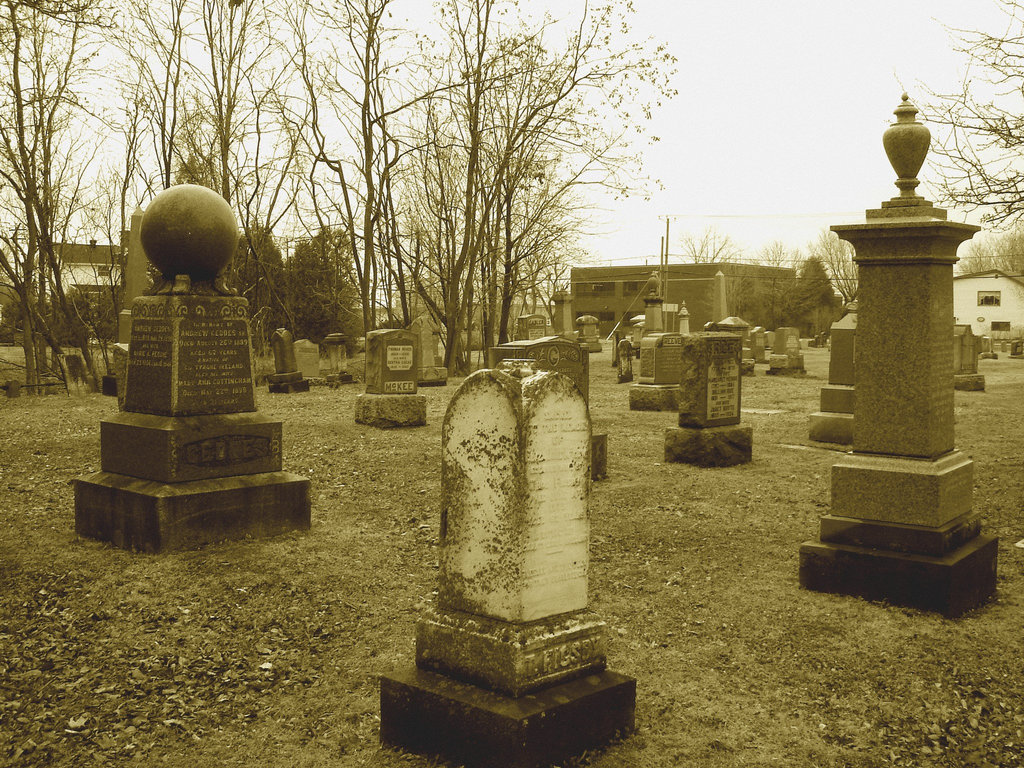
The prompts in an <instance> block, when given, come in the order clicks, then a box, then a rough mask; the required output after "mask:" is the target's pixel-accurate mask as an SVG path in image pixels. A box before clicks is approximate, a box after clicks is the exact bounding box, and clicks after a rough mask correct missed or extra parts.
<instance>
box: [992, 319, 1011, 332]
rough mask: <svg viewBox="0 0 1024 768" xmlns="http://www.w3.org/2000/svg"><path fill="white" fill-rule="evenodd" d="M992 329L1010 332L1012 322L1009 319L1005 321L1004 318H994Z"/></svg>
mask: <svg viewBox="0 0 1024 768" xmlns="http://www.w3.org/2000/svg"><path fill="white" fill-rule="evenodd" d="M992 330H993V331H1007V332H1009V330H1010V322H1009V320H1006V321H1003V320H993V321H992Z"/></svg>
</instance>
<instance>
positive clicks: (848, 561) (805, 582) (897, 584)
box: [800, 536, 998, 618]
mask: <svg viewBox="0 0 1024 768" xmlns="http://www.w3.org/2000/svg"><path fill="white" fill-rule="evenodd" d="M997 554H998V540H997V539H996V538H995V537H994V536H976V537H975V538H973V539H972V540H971V541H969V542H967V543H966V544H964V545H963V546H961V547H958V548H957V549H954V550H953V551H951V552H949V553H947V554H945V555H942V556H932V555H919V554H910V553H906V552H892V551H888V550H883V549H872V548H868V547H858V546H853V545H849V544H833V543H829V542H817V541H812V542H807V543H805V544H803V545H801V547H800V586H802V587H803V588H804V589H810V590H814V591H815V592H832V593H834V594H840V595H853V596H855V597H863V598H866V599H868V600H887V601H888V602H890V603H893V604H895V605H905V606H909V607H911V608H919V609H921V610H925V611H937V612H939V613H941V614H943V615H944V616H946V617H948V618H954V617H956V616H960V615H961V614H963V613H965V612H967V611H969V610H971V609H972V608H976V607H978V606H980V605H981V604H983V603H984V602H985V601H986V600H988V598H989V597H990V596H991V595H992V594H993V593H994V592H995V589H996V557H997Z"/></svg>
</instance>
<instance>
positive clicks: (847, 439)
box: [810, 411, 853, 445]
mask: <svg viewBox="0 0 1024 768" xmlns="http://www.w3.org/2000/svg"><path fill="white" fill-rule="evenodd" d="M810 422H811V424H810V427H811V428H810V437H811V440H817V441H818V442H819V443H837V444H839V445H852V444H853V414H852V413H828V412H826V411H818V412H816V413H812V414H811V418H810Z"/></svg>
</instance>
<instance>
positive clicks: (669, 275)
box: [571, 262, 796, 336]
mask: <svg viewBox="0 0 1024 768" xmlns="http://www.w3.org/2000/svg"><path fill="white" fill-rule="evenodd" d="M719 270H721V272H722V274H724V275H725V277H726V285H727V289H726V295H727V297H728V302H729V314H734V315H735V314H739V315H741V316H742V315H743V312H744V306H750V305H751V304H752V301H751V300H750V299H751V294H752V293H753V292H755V291H757V290H758V289H759V288H761V289H763V288H765V287H766V286H768V285H771V283H772V282H773V281H776V282H778V281H787V282H788V281H792V280H795V279H796V270H795V269H794V268H792V267H764V266H760V265H757V264H734V263H731V262H718V263H713V264H669V265H668V266H667V267H666V269H665V286H664V291H663V293H662V298H664V300H665V303H666V304H669V305H671V304H675V305H678V304H680V303H681V302H686V309H687V311H689V313H690V330H691V331H698V330H700V329H701V327H702V326H703V325H704V324H705V323H708V322H717V321H718V320H723V319H724V318H721V317H715V318H713V317H711V301H712V298H711V294H712V290H711V288H712V285H713V281H714V277H715V273H717V272H718V271H719ZM658 271H659V270H658V267H657V266H649V265H640V266H635V265H631V266H608V267H573V270H572V277H571V280H572V298H573V312H574V313H575V314H576V316H577V317H579V316H580V315H594V316H595V317H596V318H597V319H598V321H599V324H598V328H599V330H600V333H601V335H602V336H607V335H608V334H609V333H610V332H611V330H612V328H614V327H615V324H616V323H618V322H620V321H621V322H623V323H624V324H625V325H626V326H627V327H628V326H629V319H630V318H631V317H633V316H634V315H642V314H643V313H644V296H646V295H647V294H648V288H647V282H648V280H649V278H650V277H651V275H652V274H654V273H657V272H658ZM744 319H745V320H748V321H749V322H750V323H751V324H752V325H756V324H758V321H759V320H760V319H761V318H758V317H754V316H752V317H744Z"/></svg>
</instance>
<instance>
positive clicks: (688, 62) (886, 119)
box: [413, 0, 1005, 263]
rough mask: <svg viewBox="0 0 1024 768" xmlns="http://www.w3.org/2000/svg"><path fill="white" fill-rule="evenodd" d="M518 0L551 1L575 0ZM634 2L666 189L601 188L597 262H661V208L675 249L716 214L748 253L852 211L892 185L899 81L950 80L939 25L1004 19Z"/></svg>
mask: <svg viewBox="0 0 1024 768" xmlns="http://www.w3.org/2000/svg"><path fill="white" fill-rule="evenodd" d="M413 1H414V2H420V1H421V0H413ZM525 2H527V3H529V4H531V5H543V4H545V3H547V4H548V5H550V7H551V8H552V9H553V11H554V12H555V13H558V14H563V13H565V12H566V9H569V8H572V7H579V6H580V5H581V4H582V0H525ZM634 4H635V7H636V10H637V14H636V16H635V32H636V33H637V34H638V35H641V36H647V35H653V36H655V37H658V38H660V39H662V40H664V41H665V42H666V43H668V45H669V47H670V50H671V51H672V53H673V54H674V55H675V56H676V57H677V58H678V59H679V64H678V74H677V75H676V79H675V84H674V85H675V87H676V88H677V89H678V91H679V95H678V96H677V97H676V98H675V99H674V100H673V101H672V102H670V103H668V104H667V105H666V106H665V107H663V108H662V110H661V111H660V112H659V113H658V114H657V115H656V116H655V118H654V122H653V124H652V125H651V132H652V133H653V134H656V135H658V136H660V137H661V141H660V142H659V143H658V144H655V145H654V146H652V147H650V148H649V149H648V150H647V152H646V156H647V172H648V173H649V174H651V175H652V176H655V177H657V178H659V179H660V180H661V182H662V184H663V186H664V190H663V191H659V192H656V193H654V194H653V195H652V197H651V199H650V200H649V201H644V200H642V199H629V200H626V201H618V202H609V201H603V203H602V204H603V205H604V206H605V207H606V208H607V211H606V213H605V214H604V215H603V216H601V217H600V220H601V221H602V224H601V228H602V229H603V233H602V234H601V235H600V236H595V237H593V238H590V239H589V240H588V243H587V246H588V250H589V251H590V252H591V254H592V256H593V257H594V258H595V259H597V260H598V262H599V263H613V262H614V263H620V262H641V263H642V262H643V260H644V259H645V258H648V259H650V260H651V262H652V263H657V254H658V249H659V247H660V246H659V242H660V237H661V235H662V234H663V233H664V228H665V225H664V218H663V217H664V216H666V215H671V216H674V217H676V218H675V219H673V221H672V224H671V227H672V236H671V238H670V240H671V245H672V247H671V252H672V253H679V237H678V236H679V235H681V234H682V233H683V232H685V231H687V230H691V231H694V232H699V231H701V230H703V229H704V227H705V226H708V225H714V226H715V227H716V228H717V229H719V230H720V231H721V232H723V233H726V234H728V235H730V236H731V237H732V238H733V239H734V240H735V241H737V242H739V243H741V244H742V245H743V246H745V248H746V251H747V254H748V256H752V255H753V254H754V253H756V251H757V250H758V249H759V248H760V247H761V246H762V245H763V244H765V243H767V242H769V241H771V240H775V239H782V240H784V241H786V242H787V243H788V244H790V245H795V246H803V245H805V244H806V243H807V242H808V241H809V240H811V239H813V238H814V237H815V236H816V235H817V233H818V232H819V231H820V230H821V229H822V228H823V227H826V226H828V225H830V224H839V223H846V222H850V221H855V220H857V219H858V218H860V219H862V218H863V212H864V209H866V208H873V207H877V206H878V204H879V203H880V202H881V201H882V200H885V199H888V198H889V197H892V196H893V195H895V194H897V192H898V190H897V189H896V187H895V186H893V184H892V182H893V181H894V180H895V174H894V173H893V171H892V169H891V167H890V166H889V163H888V161H887V159H886V157H885V153H884V151H883V149H882V143H881V135H882V132H883V131H884V130H885V128H886V127H887V126H888V124H889V123H890V122H892V121H893V120H894V119H895V118H894V117H893V114H892V111H893V109H895V108H896V106H897V105H898V104H899V102H900V97H901V94H902V92H903V90H904V89H906V90H907V91H908V92H909V94H910V97H911V100H912V101H913V100H915V99H917V98H918V97H923V89H922V86H921V84H922V83H925V84H927V85H929V86H930V87H932V88H933V89H935V90H937V91H943V90H949V89H952V88H955V87H956V85H957V83H958V82H960V80H961V79H962V71H963V60H962V58H961V57H960V56H959V55H958V54H956V53H954V51H953V45H954V41H953V40H951V36H950V33H949V32H948V31H947V30H946V28H945V27H946V26H951V27H959V28H969V29H987V30H991V31H997V30H999V29H1000V27H1002V26H1005V16H1003V15H1002V14H1001V13H1000V12H999V11H998V9H997V8H996V7H995V3H994V0H771V1H770V2H769V1H768V0H634ZM919 106H920V105H919ZM921 117H922V116H920V115H919V119H921ZM923 117H925V118H926V116H923ZM934 176H935V172H934V170H932V169H931V168H930V167H929V163H928V162H927V161H926V162H925V167H924V169H923V170H922V172H921V174H920V177H921V179H922V182H924V184H923V185H922V187H921V188H919V191H922V192H923V193H924V194H925V195H926V196H927V197H929V198H930V199H934V197H935V195H934V193H933V192H931V191H930V190H928V188H927V186H926V184H927V181H928V179H929V178H934ZM706 217H715V218H706ZM950 218H954V219H957V220H961V221H962V220H965V216H964V215H963V214H962V213H961V214H958V213H956V212H953V211H951V212H950ZM972 220H973V219H972Z"/></svg>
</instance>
